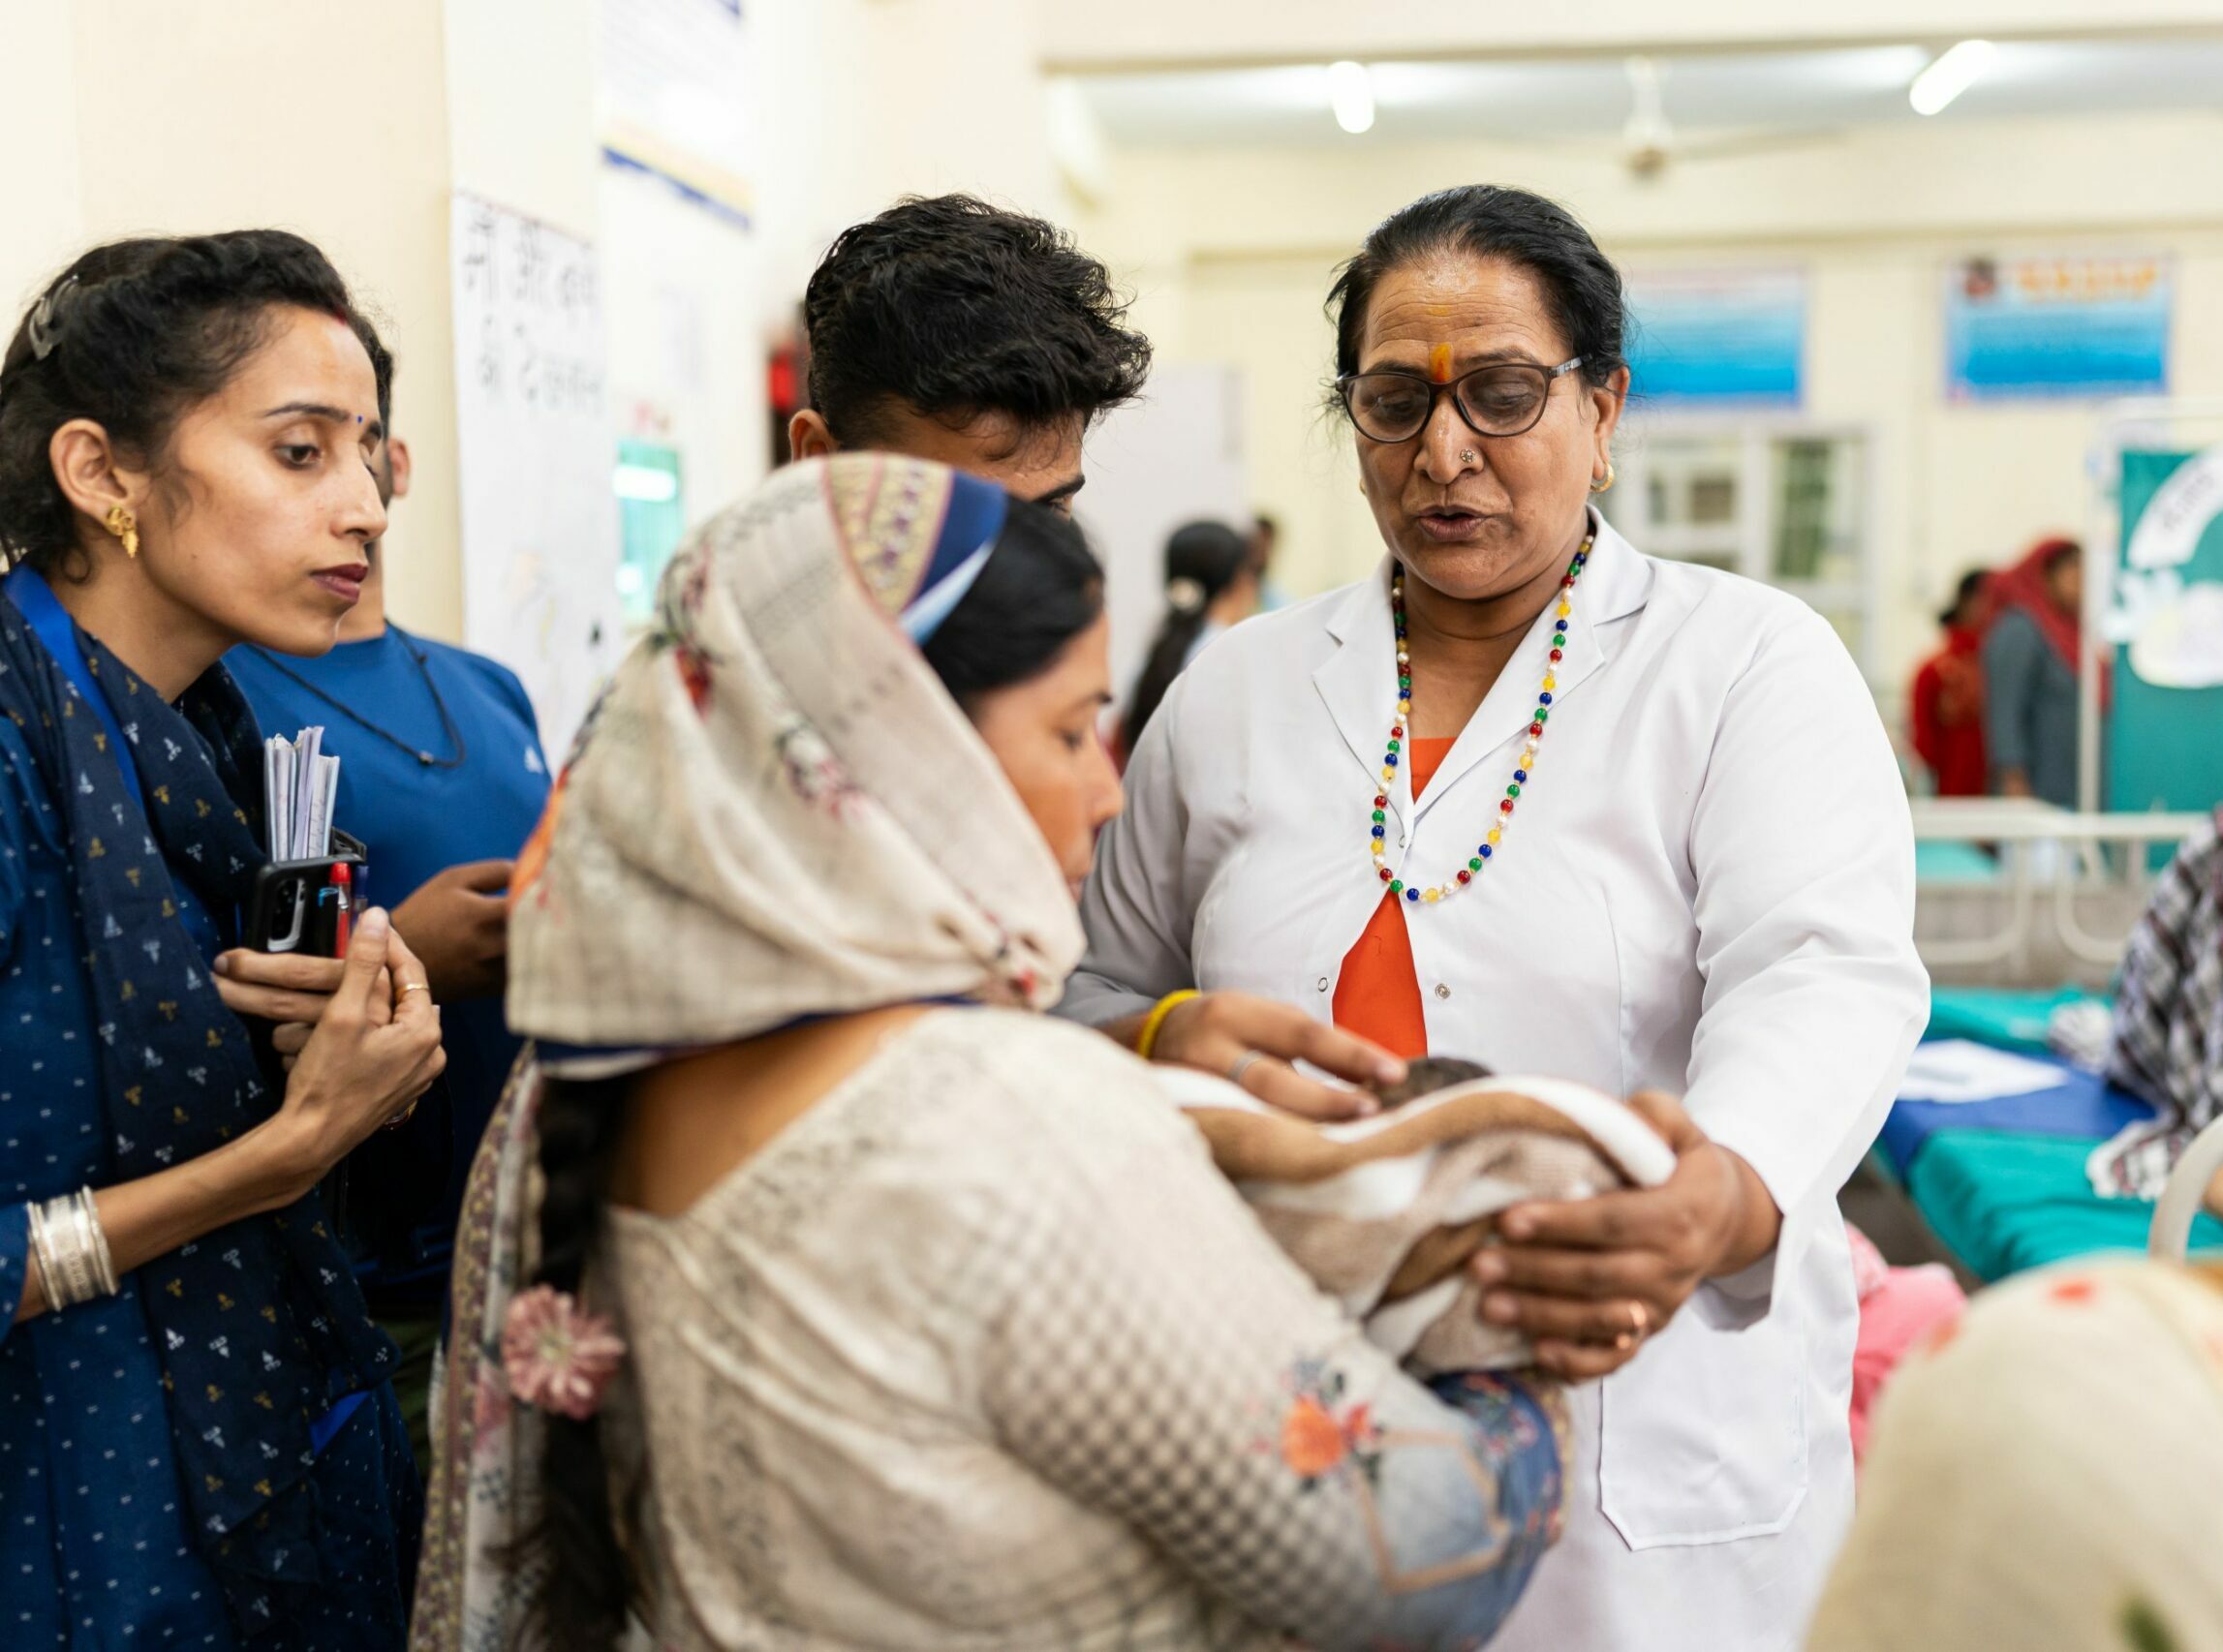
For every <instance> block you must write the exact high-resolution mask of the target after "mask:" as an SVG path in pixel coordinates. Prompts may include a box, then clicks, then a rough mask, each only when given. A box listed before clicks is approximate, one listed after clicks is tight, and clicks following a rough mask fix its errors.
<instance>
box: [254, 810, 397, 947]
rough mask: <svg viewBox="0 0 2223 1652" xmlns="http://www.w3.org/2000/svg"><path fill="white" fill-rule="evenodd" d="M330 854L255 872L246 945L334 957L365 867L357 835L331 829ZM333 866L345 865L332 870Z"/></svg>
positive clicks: (343, 941) (357, 902) (360, 893)
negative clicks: (350, 835)
mask: <svg viewBox="0 0 2223 1652" xmlns="http://www.w3.org/2000/svg"><path fill="white" fill-rule="evenodd" d="M331 842H332V852H331V853H330V854H328V855H324V856H321V857H319V858H317V859H313V860H305V861H272V862H271V863H270V864H269V865H267V866H265V867H263V868H262V869H261V870H260V871H258V872H256V874H255V893H254V895H253V897H252V898H251V899H250V901H249V902H248V907H247V933H246V944H247V945H248V946H250V947H252V948H253V949H254V950H255V951H257V952H303V953H307V954H308V955H309V956H311V957H312V958H337V957H339V956H340V955H341V954H342V953H344V952H345V951H346V950H347V937H348V932H349V930H350V928H351V927H352V925H353V923H354V917H355V912H356V910H358V909H359V908H360V907H361V906H362V904H363V899H364V883H365V880H366V878H367V877H368V875H369V872H370V867H369V862H368V860H367V858H366V851H365V850H364V848H363V845H362V843H361V842H360V841H357V840H356V839H354V838H351V837H349V836H348V835H347V834H346V833H345V832H342V831H339V830H338V829H337V828H335V829H334V830H333V832H332V839H331ZM335 869H345V870H344V871H335Z"/></svg>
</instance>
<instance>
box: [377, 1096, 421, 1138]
mask: <svg viewBox="0 0 2223 1652" xmlns="http://www.w3.org/2000/svg"><path fill="white" fill-rule="evenodd" d="M423 1099H424V1097H422V1096H418V1097H417V1100H416V1101H412V1102H411V1103H410V1104H409V1105H408V1106H407V1107H405V1108H403V1109H402V1110H401V1111H400V1112H399V1113H397V1114H395V1115H394V1116H393V1117H391V1118H388V1119H387V1120H386V1122H385V1123H384V1124H381V1125H380V1126H379V1128H380V1129H382V1130H398V1129H400V1128H401V1127H402V1126H403V1125H404V1124H407V1123H408V1122H409V1121H410V1120H411V1119H412V1118H414V1117H416V1116H417V1102H418V1101H422V1100H423Z"/></svg>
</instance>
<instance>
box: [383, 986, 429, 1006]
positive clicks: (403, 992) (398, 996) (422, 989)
mask: <svg viewBox="0 0 2223 1652" xmlns="http://www.w3.org/2000/svg"><path fill="white" fill-rule="evenodd" d="M431 991H432V989H431V988H430V987H428V986H426V985H425V984H424V983H423V982H422V981H412V982H411V983H410V984H409V985H408V986H406V987H403V988H401V989H400V990H399V991H398V992H396V993H395V994H394V995H393V1001H394V1002H395V1003H397V1004H398V1003H400V1002H401V1000H402V999H404V998H406V997H408V996H409V995H410V994H412V993H430V992H431Z"/></svg>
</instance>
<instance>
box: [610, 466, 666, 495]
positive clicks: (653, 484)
mask: <svg viewBox="0 0 2223 1652" xmlns="http://www.w3.org/2000/svg"><path fill="white" fill-rule="evenodd" d="M615 484H616V488H617V496H618V498H620V499H631V500H635V501H637V502H639V503H640V504H642V505H669V504H670V503H671V502H672V501H673V500H675V499H677V498H678V497H679V478H678V477H677V476H675V475H673V474H671V473H670V472H669V471H659V470H656V469H655V468H653V467H652V466H648V465H620V466H619V467H618V468H617V476H616V478H615Z"/></svg>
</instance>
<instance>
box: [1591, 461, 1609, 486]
mask: <svg viewBox="0 0 2223 1652" xmlns="http://www.w3.org/2000/svg"><path fill="white" fill-rule="evenodd" d="M1613 479H1614V478H1613V461H1612V460H1611V459H1608V460H1607V461H1606V462H1605V480H1604V481H1602V482H1601V481H1599V480H1597V479H1596V478H1595V477H1592V478H1591V480H1590V492H1592V493H1604V492H1605V491H1606V490H1607V489H1608V488H1610V487H1612V486H1613Z"/></svg>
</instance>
